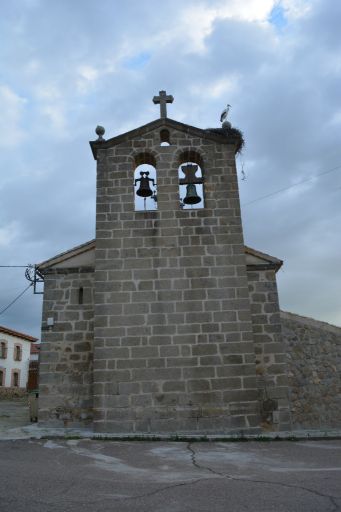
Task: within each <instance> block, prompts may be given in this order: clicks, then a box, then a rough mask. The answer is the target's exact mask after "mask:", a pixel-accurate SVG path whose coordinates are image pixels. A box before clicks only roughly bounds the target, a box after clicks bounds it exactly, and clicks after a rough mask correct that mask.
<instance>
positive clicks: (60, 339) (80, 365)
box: [39, 268, 94, 426]
mask: <svg viewBox="0 0 341 512" xmlns="http://www.w3.org/2000/svg"><path fill="white" fill-rule="evenodd" d="M80 288H82V289H83V291H82V292H81V295H82V297H81V300H80V296H79V293H80V292H79V290H80ZM44 290H45V291H44V304H43V319H42V340H41V341H42V344H41V352H40V374H39V422H40V424H42V425H50V426H78V425H83V426H84V425H86V424H89V423H91V422H92V416H93V399H92V394H93V389H92V371H93V367H92V364H93V316H94V313H93V269H86V268H83V269H69V270H68V269H54V270H52V269H51V270H50V271H48V272H46V274H45V279H44ZM79 302H82V303H81V304H80V303H79ZM48 318H53V321H54V325H53V326H51V327H49V326H48V325H47V319H48Z"/></svg>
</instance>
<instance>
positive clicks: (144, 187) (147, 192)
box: [135, 172, 155, 197]
mask: <svg viewBox="0 0 341 512" xmlns="http://www.w3.org/2000/svg"><path fill="white" fill-rule="evenodd" d="M140 176H141V178H139V179H137V180H135V185H136V183H137V182H138V181H139V182H140V188H139V189H138V190H137V191H136V195H137V196H140V197H150V196H152V195H153V192H152V190H151V188H150V186H149V182H150V181H151V182H153V185H154V186H155V183H154V180H153V179H151V178H148V176H149V172H140Z"/></svg>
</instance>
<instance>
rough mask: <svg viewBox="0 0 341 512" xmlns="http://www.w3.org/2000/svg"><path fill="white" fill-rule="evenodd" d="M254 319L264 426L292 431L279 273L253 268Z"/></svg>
mask: <svg viewBox="0 0 341 512" xmlns="http://www.w3.org/2000/svg"><path fill="white" fill-rule="evenodd" d="M247 276H248V282H249V293H250V301H251V318H252V327H253V339H254V347H255V354H256V374H257V386H258V391H259V402H260V411H261V420H262V427H263V429H264V430H290V428H291V418H290V409H289V397H288V377H287V368H286V354H285V347H284V344H283V340H282V332H281V318H280V310H279V302H278V294H277V283H276V273H275V270H262V269H259V270H256V269H249V270H248V273H247Z"/></svg>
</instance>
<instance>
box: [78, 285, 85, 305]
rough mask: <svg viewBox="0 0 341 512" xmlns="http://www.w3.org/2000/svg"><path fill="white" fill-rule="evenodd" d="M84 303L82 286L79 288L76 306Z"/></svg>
mask: <svg viewBox="0 0 341 512" xmlns="http://www.w3.org/2000/svg"><path fill="white" fill-rule="evenodd" d="M83 301H84V289H83V286H81V287H80V288H79V290H78V304H83Z"/></svg>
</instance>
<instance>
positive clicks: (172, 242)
mask: <svg viewBox="0 0 341 512" xmlns="http://www.w3.org/2000/svg"><path fill="white" fill-rule="evenodd" d="M137 135H138V136H137V138H136V139H134V138H133V139H129V138H128V137H126V138H122V139H121V142H120V143H119V144H118V145H116V146H114V147H111V148H108V149H103V150H101V149H99V150H98V162H97V163H98V168H97V221H96V265H95V267H96V270H95V340H94V414H95V417H94V425H95V429H96V430H97V431H107V432H141V431H142V432H162V431H167V432H216V433H217V432H222V433H223V432H231V431H241V430H243V431H257V430H258V428H259V423H260V419H259V403H258V391H257V382H256V367H255V354H254V346H253V337H252V336H253V334H252V324H251V312H250V302H249V296H248V282H247V275H246V263H245V253H244V242H243V235H242V226H241V219H240V209H239V195H238V186H237V178H236V169H235V159H234V146H233V144H231V145H229V144H221V143H218V142H216V141H215V140H214V137H213V139H212V137H211V138H209V137H208V138H207V139H206V138H200V137H197V136H195V135H193V134H191V133H190V132H189V130H188V131H187V132H183V131H178V130H175V129H170V142H171V145H170V146H168V147H167V146H160V134H159V130H154V131H150V132H149V133H147V134H145V133H144V134H141V133H140V134H137ZM184 152H185V154H184ZM186 154H187V155H189V154H191V156H190V157H189V156H187V157H186ZM194 158H197V161H195V162H196V163H198V162H200V163H201V166H202V170H203V173H204V177H205V209H203V210H195V209H193V210H181V208H180V206H179V191H178V166H179V165H180V164H181V163H185V162H186V161H188V160H191V161H193V159H194ZM153 159H154V161H155V164H156V169H157V185H158V210H157V211H153V212H135V211H134V189H133V177H134V168H135V166H136V165H137V164H138V163H143V162H144V161H145V162H148V163H149V162H150V161H152V160H153Z"/></svg>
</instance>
